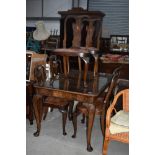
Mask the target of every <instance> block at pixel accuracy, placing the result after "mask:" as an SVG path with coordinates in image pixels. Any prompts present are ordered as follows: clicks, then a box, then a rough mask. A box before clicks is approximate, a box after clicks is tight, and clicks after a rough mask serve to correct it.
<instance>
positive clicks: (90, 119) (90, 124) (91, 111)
mask: <svg viewBox="0 0 155 155" xmlns="http://www.w3.org/2000/svg"><path fill="white" fill-rule="evenodd" d="M94 117H95V110H94V109H93V108H91V107H90V109H89V114H88V127H87V130H86V131H87V133H86V135H87V151H89V152H92V151H93V148H92V146H91V133H92V127H93V124H94Z"/></svg>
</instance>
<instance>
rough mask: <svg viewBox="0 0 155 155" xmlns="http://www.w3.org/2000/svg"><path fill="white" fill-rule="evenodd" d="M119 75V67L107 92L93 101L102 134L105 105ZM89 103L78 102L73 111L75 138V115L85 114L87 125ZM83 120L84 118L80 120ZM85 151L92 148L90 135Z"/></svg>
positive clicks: (107, 103)
mask: <svg viewBox="0 0 155 155" xmlns="http://www.w3.org/2000/svg"><path fill="white" fill-rule="evenodd" d="M119 75H120V68H117V70H116V71H115V72H114V74H113V77H112V80H111V84H110V86H109V88H108V91H107V92H104V93H103V94H102V96H101V97H99V98H97V100H96V101H95V106H96V109H95V115H99V116H100V125H101V130H102V134H103V135H104V126H105V125H104V124H105V118H104V117H105V112H106V109H107V107H108V106H109V103H110V102H109V101H110V97H111V95H112V92H113V89H114V87H115V85H116V83H117V80H118V78H119ZM88 109H89V103H81V102H79V103H78V104H77V105H76V109H75V111H74V112H73V120H72V122H73V128H74V134H73V135H72V138H76V132H77V116H78V115H79V114H83V116H86V125H87V126H89V125H90V124H88V122H89V117H92V116H91V115H92V114H91V113H89V110H88ZM82 121H84V120H82ZM87 151H89V152H91V151H93V148H92V146H91V137H87Z"/></svg>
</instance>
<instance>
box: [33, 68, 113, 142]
mask: <svg viewBox="0 0 155 155" xmlns="http://www.w3.org/2000/svg"><path fill="white" fill-rule="evenodd" d="M81 77H83V73H81V74H80V72H79V71H70V73H69V75H68V76H67V77H65V76H64V77H63V76H62V77H61V76H60V77H59V78H58V79H56V80H50V81H45V82H44V83H43V84H42V85H38V84H34V88H35V95H34V97H33V106H34V112H35V117H36V123H37V131H36V132H35V133H34V134H35V135H36V134H37V135H38V136H39V134H40V130H41V121H42V108H43V102H42V98H43V97H44V96H47V97H50V96H52V97H61V98H62V97H63V98H65V99H68V100H72V101H73V100H76V101H81V102H87V103H89V104H90V105H91V106H90V111H91V113H94V112H95V104H94V103H95V100H96V99H97V97H98V96H99V95H100V94H101V93H102V92H103V91H104V90H105V89H106V88H107V87H108V86H109V84H110V82H111V79H112V74H105V73H102V74H98V75H97V76H95V77H94V75H93V72H88V76H87V84H88V87H84V81H83V79H82V78H81ZM92 116H93V115H92ZM91 124H93V119H91ZM91 131H92V126H89V127H88V133H87V138H88V140H90V136H91Z"/></svg>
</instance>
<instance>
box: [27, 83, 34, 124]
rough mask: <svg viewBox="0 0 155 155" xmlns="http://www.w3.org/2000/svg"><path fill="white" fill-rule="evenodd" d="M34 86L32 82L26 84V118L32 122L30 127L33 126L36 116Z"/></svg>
mask: <svg viewBox="0 0 155 155" xmlns="http://www.w3.org/2000/svg"><path fill="white" fill-rule="evenodd" d="M33 94H34V90H33V84H32V82H26V117H27V118H28V119H29V121H30V125H32V124H33V120H34V114H33V103H32V99H33Z"/></svg>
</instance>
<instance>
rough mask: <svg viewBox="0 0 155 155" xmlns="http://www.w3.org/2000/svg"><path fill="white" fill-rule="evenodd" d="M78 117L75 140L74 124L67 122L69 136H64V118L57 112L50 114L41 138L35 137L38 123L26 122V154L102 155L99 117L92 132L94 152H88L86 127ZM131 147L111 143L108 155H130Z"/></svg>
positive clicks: (43, 125) (43, 126)
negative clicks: (73, 136)
mask: <svg viewBox="0 0 155 155" xmlns="http://www.w3.org/2000/svg"><path fill="white" fill-rule="evenodd" d="M80 120H81V116H79V117H78V130H77V137H76V138H75V139H73V138H72V137H71V136H72V134H73V127H72V122H71V121H67V125H66V131H67V135H66V136H63V135H62V117H61V113H60V112H58V111H57V110H54V111H53V112H49V113H48V115H47V117H46V120H45V121H43V122H42V129H41V133H40V136H39V137H34V136H33V133H34V132H35V130H36V123H35V121H34V124H33V125H30V124H29V121H28V120H27V121H26V152H27V153H26V154H27V155H101V154H102V153H101V152H102V143H103V137H102V133H101V129H100V122H99V117H96V118H95V122H94V127H93V132H92V147H93V149H94V150H93V152H87V150H86V127H85V124H81V123H80ZM128 154H129V145H128V144H123V143H119V142H115V141H111V142H110V144H109V148H108V155H128Z"/></svg>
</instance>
